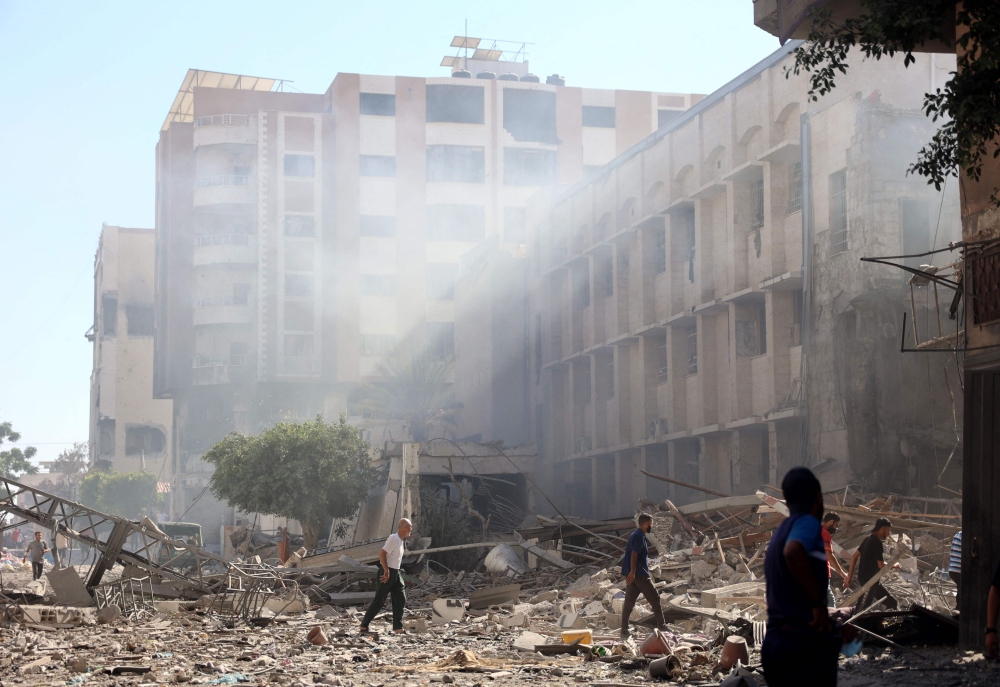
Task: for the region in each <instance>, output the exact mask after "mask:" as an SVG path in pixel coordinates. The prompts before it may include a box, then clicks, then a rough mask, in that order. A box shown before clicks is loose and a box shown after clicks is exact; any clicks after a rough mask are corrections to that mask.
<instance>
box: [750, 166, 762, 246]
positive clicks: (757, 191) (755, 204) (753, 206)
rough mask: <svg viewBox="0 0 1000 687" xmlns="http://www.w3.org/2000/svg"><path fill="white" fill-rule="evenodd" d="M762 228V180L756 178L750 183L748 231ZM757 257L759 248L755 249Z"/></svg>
mask: <svg viewBox="0 0 1000 687" xmlns="http://www.w3.org/2000/svg"><path fill="white" fill-rule="evenodd" d="M763 228H764V180H763V179H758V180H757V181H755V182H753V183H752V184H751V185H750V231H760V230H761V229H763ZM758 242H759V241H758ZM757 257H760V250H758V251H757Z"/></svg>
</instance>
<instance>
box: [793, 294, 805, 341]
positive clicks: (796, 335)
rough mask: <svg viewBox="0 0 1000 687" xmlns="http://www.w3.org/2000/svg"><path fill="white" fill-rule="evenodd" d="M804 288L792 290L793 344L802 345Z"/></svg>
mask: <svg viewBox="0 0 1000 687" xmlns="http://www.w3.org/2000/svg"><path fill="white" fill-rule="evenodd" d="M802 305H803V303H802V289H797V290H795V291H792V346H801V345H802Z"/></svg>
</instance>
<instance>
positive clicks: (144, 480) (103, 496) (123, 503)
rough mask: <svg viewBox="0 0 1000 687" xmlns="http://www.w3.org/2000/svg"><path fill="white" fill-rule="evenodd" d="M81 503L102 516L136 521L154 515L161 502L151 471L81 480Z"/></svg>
mask: <svg viewBox="0 0 1000 687" xmlns="http://www.w3.org/2000/svg"><path fill="white" fill-rule="evenodd" d="M79 495H80V502H81V503H83V505H85V506H90V507H91V508H94V509H96V510H99V511H101V512H102V513H109V514H111V515H118V516H121V517H123V518H129V519H131V520H138V519H139V518H141V517H142V516H144V515H150V516H153V515H155V513H156V507H157V506H158V505H159V504H160V502H161V501H162V499H163V496H162V494H157V493H156V475H154V474H153V473H151V472H143V471H141V470H136V471H135V472H91V473H90V474H88V475H87V476H86V477H84V478H83V479H82V480H81V481H80V486H79Z"/></svg>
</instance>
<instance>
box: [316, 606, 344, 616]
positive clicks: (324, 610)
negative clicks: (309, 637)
mask: <svg viewBox="0 0 1000 687" xmlns="http://www.w3.org/2000/svg"><path fill="white" fill-rule="evenodd" d="M339 616H340V613H338V612H337V609H336V608H334V607H333V606H330V605H329V604H327V605H326V606H320V607H319V609H318V610H317V611H316V619H317V620H325V619H326V618H334V617H339Z"/></svg>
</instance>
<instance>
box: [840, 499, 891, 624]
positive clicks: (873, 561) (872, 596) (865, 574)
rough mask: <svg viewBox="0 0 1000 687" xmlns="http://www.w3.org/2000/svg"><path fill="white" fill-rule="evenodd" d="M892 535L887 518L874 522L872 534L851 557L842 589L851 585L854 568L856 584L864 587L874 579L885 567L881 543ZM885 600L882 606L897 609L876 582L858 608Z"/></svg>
mask: <svg viewBox="0 0 1000 687" xmlns="http://www.w3.org/2000/svg"><path fill="white" fill-rule="evenodd" d="M890 534H892V523H891V522H889V519H888V518H879V519H878V520H876V521H875V527H874V529H873V530H872V533H871V534H869V535H868V536H867V537H866V538H865V540H864V541H863V542H861V546H859V547H858V550H857V551H855V552H854V555H853V556H851V568H850V570H849V571H848V573H847V578H846V579H845V580H844V589H847V588H848V587H849V586H850V585H851V580H853V579H854V568H855V567H857V569H858V582H860V583H861V585H862V586H864V585H865V584H866V583H867V582H868V580H870V579H871V578H873V577H875V574H876V573H878V571H879V570H881V569H882V568H883V567H885V557H884V556H883V552H884V548H883V546H882V542H884V541H885V538H886V537H888V536H889V535H890ZM897 567H898V566H897ZM883 597H884V598H885V602H884V603H883V605H884V606H885V607H886V608H889V609H896V608H899V604H898V603H897V602H896V600H895V599H894V598H892V596H891V595H890V594H889V592H887V591H886V589H885V587H883V586H882V583H881V582H876V583H875V584H874V585H873V586H872V588H871V589H869V590H868V593H867V594H865V595H864V596H863V597H862V598H861V600H860V601H859V602H858V607H859V608H867V607H868V606H869V604H871V603H873V602H875V601H877V600H878V599H881V598H883Z"/></svg>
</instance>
